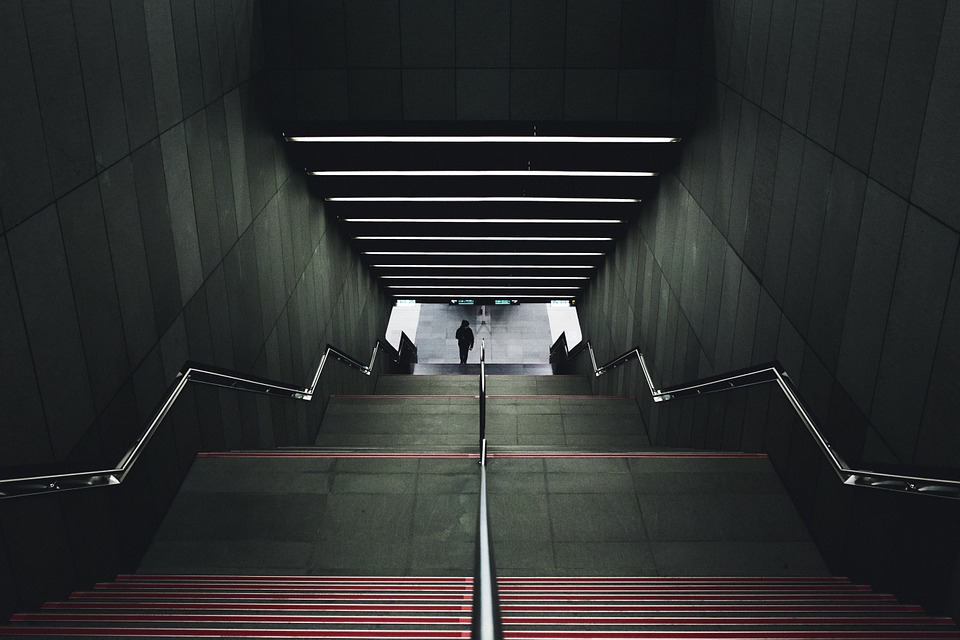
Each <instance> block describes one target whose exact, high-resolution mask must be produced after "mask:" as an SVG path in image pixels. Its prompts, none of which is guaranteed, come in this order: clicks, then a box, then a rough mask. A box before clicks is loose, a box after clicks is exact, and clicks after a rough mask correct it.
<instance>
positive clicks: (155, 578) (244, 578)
mask: <svg viewBox="0 0 960 640" xmlns="http://www.w3.org/2000/svg"><path fill="white" fill-rule="evenodd" d="M164 580H171V581H179V580H206V581H210V582H215V581H224V582H229V581H238V582H250V581H253V580H264V581H272V582H283V581H295V582H396V583H400V584H403V583H408V582H460V583H466V584H472V583H473V578H468V577H457V576H452V577H445V576H297V575H284V576H281V575H257V574H251V575H224V574H219V573H197V574H193V573H121V574H120V575H118V576H117V577H116V581H117V582H128V581H129V582H137V581H147V582H159V581H164Z"/></svg>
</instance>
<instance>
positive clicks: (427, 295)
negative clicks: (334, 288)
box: [391, 293, 575, 300]
mask: <svg viewBox="0 0 960 640" xmlns="http://www.w3.org/2000/svg"><path fill="white" fill-rule="evenodd" d="M391 295H392V296H393V297H394V298H409V297H410V296H408V295H407V294H404V293H393V294H391ZM416 297H417V299H420V300H422V299H423V298H443V299H446V300H449V299H450V298H451V297H453V298H465V297H467V296H453V295H450V294H442V293H424V294H417V296H416ZM470 297H471V298H480V297H482V298H498V297H500V296H470ZM503 297H504V298H508V297H509V296H503ZM523 298H525V299H527V300H556V299H561V300H573V299H574V298H575V296H567V295H563V294H561V295H553V296H540V295H536V294H534V295H532V296H531V295H524V296H523Z"/></svg>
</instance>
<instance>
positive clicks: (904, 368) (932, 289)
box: [870, 207, 958, 462]
mask: <svg viewBox="0 0 960 640" xmlns="http://www.w3.org/2000/svg"><path fill="white" fill-rule="evenodd" d="M957 244H958V235H957V233H956V232H954V231H950V230H949V229H947V228H945V227H944V226H943V225H942V224H940V223H939V222H937V221H936V220H934V219H933V218H931V217H930V216H928V215H927V214H925V213H923V212H921V211H919V210H918V209H916V208H913V207H911V208H910V210H909V211H908V212H907V222H906V226H905V227H904V231H903V245H902V246H901V247H900V261H899V264H898V266H897V276H896V280H895V281H894V288H893V296H892V298H891V301H890V315H889V318H888V320H887V331H886V334H885V336H884V341H883V355H882V356H881V358H880V369H879V372H878V375H877V390H876V394H875V396H874V400H873V407H872V411H871V414H870V416H871V418H872V419H873V422H874V424H875V425H876V426H877V430H878V431H879V432H880V434H881V435H882V436H883V438H884V439H885V440H886V442H887V443H888V444H889V445H890V446H891V448H892V449H893V451H894V453H895V454H896V456H897V458H898V459H899V460H902V461H904V462H910V461H912V460H913V454H914V447H915V446H916V438H917V434H918V432H919V426H920V418H921V414H922V411H923V400H924V396H925V393H924V390H925V388H926V386H927V382H928V381H929V379H930V372H931V369H932V368H933V360H934V357H935V354H936V348H937V337H938V333H939V330H940V326H941V322H942V318H943V310H944V307H945V305H946V298H947V291H948V288H949V285H950V277H951V275H952V274H953V266H954V262H955V260H956V256H957Z"/></svg>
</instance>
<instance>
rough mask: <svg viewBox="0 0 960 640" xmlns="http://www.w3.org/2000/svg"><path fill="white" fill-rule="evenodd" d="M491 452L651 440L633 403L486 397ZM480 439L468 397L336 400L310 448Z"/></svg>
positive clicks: (626, 446) (624, 446) (635, 445)
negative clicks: (504, 448)
mask: <svg viewBox="0 0 960 640" xmlns="http://www.w3.org/2000/svg"><path fill="white" fill-rule="evenodd" d="M486 416H487V420H486V424H487V440H488V443H489V444H490V445H491V446H494V445H503V446H512V445H530V446H551V447H566V448H570V447H573V448H600V449H603V450H608V449H620V450H638V449H643V448H644V447H648V446H649V445H650V440H649V438H648V437H647V433H646V430H645V429H644V427H643V421H642V418H641V415H640V410H639V408H638V407H637V404H636V402H635V401H634V399H633V398H628V397H598V396H525V395H511V396H500V395H489V396H488V397H487V414H486ZM478 440H479V401H478V399H477V398H476V397H473V396H457V395H449V396H399V395H393V396H383V395H375V396H336V397H334V398H331V400H330V404H329V406H328V407H327V411H326V414H325V415H324V419H323V423H322V424H321V426H320V429H319V431H318V434H317V438H316V441H315V444H316V445H317V446H323V447H381V448H388V449H389V448H396V447H417V446H428V447H436V446H470V445H474V446H475V445H476V443H477V442H478Z"/></svg>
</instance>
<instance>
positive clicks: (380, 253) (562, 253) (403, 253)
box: [363, 251, 604, 256]
mask: <svg viewBox="0 0 960 640" xmlns="http://www.w3.org/2000/svg"><path fill="white" fill-rule="evenodd" d="M363 253H364V255H368V256H602V255H604V254H603V252H601V251H364V252H363Z"/></svg>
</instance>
